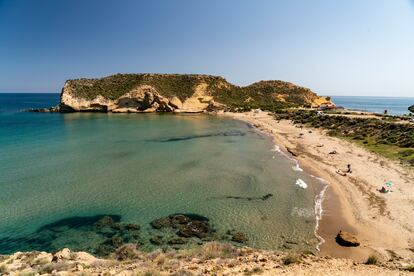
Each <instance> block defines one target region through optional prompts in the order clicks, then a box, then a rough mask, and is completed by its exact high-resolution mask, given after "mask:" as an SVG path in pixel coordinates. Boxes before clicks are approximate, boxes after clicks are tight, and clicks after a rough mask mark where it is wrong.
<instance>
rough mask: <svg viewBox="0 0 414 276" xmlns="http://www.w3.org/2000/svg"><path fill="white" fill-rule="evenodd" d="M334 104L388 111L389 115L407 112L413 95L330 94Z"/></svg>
mask: <svg viewBox="0 0 414 276" xmlns="http://www.w3.org/2000/svg"><path fill="white" fill-rule="evenodd" d="M332 100H333V102H334V103H335V104H337V105H339V106H343V107H345V108H348V109H357V110H363V111H370V112H375V113H383V112H384V110H387V111H388V114H391V115H403V114H408V113H409V111H408V107H409V106H411V105H413V104H414V97H405V98H403V97H364V96H332Z"/></svg>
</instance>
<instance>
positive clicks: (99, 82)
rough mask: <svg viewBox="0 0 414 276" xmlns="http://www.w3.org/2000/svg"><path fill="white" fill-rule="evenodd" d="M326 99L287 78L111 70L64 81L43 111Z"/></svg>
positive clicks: (280, 104) (190, 108)
mask: <svg viewBox="0 0 414 276" xmlns="http://www.w3.org/2000/svg"><path fill="white" fill-rule="evenodd" d="M329 102H330V101H329V100H327V99H325V98H324V97H320V96H318V95H317V94H316V93H314V92H312V91H311V90H310V89H308V88H304V87H300V86H297V85H294V84H292V83H289V82H284V81H279V80H277V81H276V80H272V81H259V82H256V83H253V84H251V85H248V86H244V87H241V86H237V85H234V84H231V83H229V82H227V81H226V80H225V79H224V78H223V77H219V76H210V75H190V74H116V75H113V76H108V77H104V78H100V79H84V78H82V79H74V80H68V81H66V82H65V84H64V87H63V89H62V93H61V98H60V104H59V106H58V107H54V108H48V109H42V110H32V111H43V112H48V111H51V112H56V111H60V112H80V111H83V112H88V111H89V112H113V113H116V112H134V113H139V112H190V113H192V112H204V111H217V110H228V111H243V110H250V109H252V108H253V109H254V108H261V109H266V110H276V109H280V108H287V107H299V106H305V107H311V106H319V105H321V104H324V103H329Z"/></svg>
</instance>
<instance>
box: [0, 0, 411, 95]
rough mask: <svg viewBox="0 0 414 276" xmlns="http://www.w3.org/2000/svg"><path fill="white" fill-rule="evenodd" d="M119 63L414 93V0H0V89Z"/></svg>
mask: <svg viewBox="0 0 414 276" xmlns="http://www.w3.org/2000/svg"><path fill="white" fill-rule="evenodd" d="M118 72H125V73H126V72H128V73H129V72H160V73H206V74H214V75H222V76H224V77H225V78H227V80H229V81H231V82H233V83H236V84H240V85H244V84H248V83H251V82H254V81H257V80H262V79H282V80H287V81H291V82H294V83H297V84H300V85H303V86H307V87H309V88H311V89H313V90H314V91H316V92H317V93H320V94H325V95H326V94H328V95H379V96H414V0H343V1H339V0H338V1H333V0H283V1H282V0H280V1H277V0H260V1H253V0H250V1H247V0H246V1H244V0H204V1H202V0H151V1H149V0H148V1H139V0H130V1H129V0H113V1H107V0H67V1H64V0H32V1H31V0H0V92H59V91H60V89H61V87H62V85H63V82H64V81H65V80H66V79H68V78H78V77H100V76H105V75H110V74H113V73H118Z"/></svg>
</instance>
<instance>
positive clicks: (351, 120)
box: [276, 110, 414, 166]
mask: <svg viewBox="0 0 414 276" xmlns="http://www.w3.org/2000/svg"><path fill="white" fill-rule="evenodd" d="M276 118H277V119H290V120H292V121H293V122H294V123H295V124H299V125H307V126H311V127H314V128H322V129H326V130H327V134H328V135H331V136H335V137H341V138H345V139H347V140H350V141H353V142H355V143H358V144H360V145H362V146H364V147H366V148H368V149H369V150H371V151H373V152H376V153H379V154H382V155H384V156H386V157H388V158H392V159H397V160H400V161H401V162H403V163H405V164H409V165H411V166H414V125H413V124H410V123H404V122H399V121H395V120H390V119H389V118H388V117H384V118H381V117H379V118H362V117H361V118H360V117H346V116H339V115H335V116H334V115H326V114H325V115H320V114H318V113H317V112H316V111H309V110H297V111H290V112H285V113H281V114H276Z"/></svg>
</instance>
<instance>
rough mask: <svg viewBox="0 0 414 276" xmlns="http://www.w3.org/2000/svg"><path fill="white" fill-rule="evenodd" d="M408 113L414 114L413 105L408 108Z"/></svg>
mask: <svg viewBox="0 0 414 276" xmlns="http://www.w3.org/2000/svg"><path fill="white" fill-rule="evenodd" d="M408 111H410V112H412V113H414V104H413V105H412V106H410V107H409V108H408Z"/></svg>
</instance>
